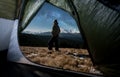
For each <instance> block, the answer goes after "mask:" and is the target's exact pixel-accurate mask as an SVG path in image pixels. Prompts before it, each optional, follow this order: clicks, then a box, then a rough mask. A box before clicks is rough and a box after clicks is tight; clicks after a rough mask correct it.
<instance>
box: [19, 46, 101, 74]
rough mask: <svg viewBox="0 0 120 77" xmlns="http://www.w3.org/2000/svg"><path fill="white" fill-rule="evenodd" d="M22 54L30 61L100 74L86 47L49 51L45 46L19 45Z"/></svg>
mask: <svg viewBox="0 0 120 77" xmlns="http://www.w3.org/2000/svg"><path fill="white" fill-rule="evenodd" d="M20 48H21V50H22V52H23V54H24V55H25V56H26V58H28V59H29V60H30V61H32V62H34V63H37V64H42V65H47V66H51V67H56V68H62V69H66V70H72V71H77V72H87V73H94V74H101V73H100V71H98V70H96V69H95V68H94V67H93V64H92V61H91V59H90V58H89V54H88V51H87V50H86V49H75V48H60V51H55V50H53V51H51V52H49V50H48V49H47V48H46V47H27V46H21V47H20Z"/></svg>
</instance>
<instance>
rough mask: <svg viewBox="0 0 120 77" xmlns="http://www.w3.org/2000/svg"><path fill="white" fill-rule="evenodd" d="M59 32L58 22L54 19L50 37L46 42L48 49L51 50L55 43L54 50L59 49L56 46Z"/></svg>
mask: <svg viewBox="0 0 120 77" xmlns="http://www.w3.org/2000/svg"><path fill="white" fill-rule="evenodd" d="M59 34H60V28H59V26H58V22H57V20H54V24H53V27H52V38H51V39H50V41H49V42H48V49H49V50H52V48H53V45H55V50H56V51H59V47H58V37H59Z"/></svg>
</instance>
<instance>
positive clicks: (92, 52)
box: [0, 0, 120, 77]
mask: <svg viewBox="0 0 120 77" xmlns="http://www.w3.org/2000/svg"><path fill="white" fill-rule="evenodd" d="M45 4H47V5H50V6H54V7H55V8H57V9H59V10H62V11H64V12H66V13H67V14H69V16H71V18H72V19H74V21H75V24H76V25H77V26H76V28H77V30H78V31H79V33H80V35H77V36H81V38H82V42H81V43H82V46H81V45H80V46H81V48H82V49H86V50H87V51H88V52H87V54H89V58H90V59H91V62H92V65H93V66H94V67H95V68H96V69H97V70H99V71H100V72H101V73H102V75H101V74H100V75H96V74H91V73H84V72H76V71H71V70H65V69H60V68H55V67H49V66H46V65H42V64H37V63H35V62H33V61H32V60H29V58H27V57H26V56H25V55H23V54H24V53H23V51H24V49H22V47H20V44H21V39H20V38H19V37H20V33H21V32H23V31H24V30H26V29H27V28H28V27H29V25H30V24H31V22H32V21H33V20H34V18H35V17H36V16H37V14H38V13H39V11H40V10H41V9H42V7H44V5H45ZM49 8H50V7H48V8H46V9H48V10H50V9H49ZM0 10H1V11H0V35H1V37H0V68H1V69H0V70H1V71H2V74H1V76H2V75H3V77H5V76H7V77H9V76H11V77H16V76H18V77H21V76H22V77H27V76H28V74H29V76H30V77H39V76H41V77H51V76H58V77H66V76H70V77H77V76H82V77H94V76H95V77H96V76H98V77H99V76H100V77H102V76H107V77H118V76H120V68H119V66H120V56H119V51H120V47H119V46H120V30H119V29H120V1H119V0H114V1H112V0H79V1H78V0H7V1H4V0H0ZM48 10H47V12H48ZM54 11H56V10H54ZM59 12H60V11H59ZM43 14H44V12H43ZM49 14H50V13H49ZM62 14H63V13H62V12H61V14H60V15H62ZM53 15H56V16H57V14H55V13H54V14H53ZM52 17H53V19H55V18H56V17H54V16H52ZM38 19H39V20H40V18H38ZM53 19H52V21H53ZM68 20H69V19H68ZM63 21H66V22H67V20H65V16H64V18H63ZM46 22H47V21H46ZM59 22H60V20H59ZM37 23H39V21H38V22H37ZM40 23H42V22H40ZM63 23H64V22H63ZM69 26H70V25H69ZM69 28H70V27H68V29H69ZM71 28H72V30H73V28H74V27H71ZM42 29H43V27H41V31H42ZM69 31H70V30H69ZM75 31H76V30H75ZM77 36H76V37H77ZM64 37H66V36H64ZM23 40H24V38H23ZM27 40H29V38H28V39H27ZM24 41H25V40H24ZM28 43H29V41H28ZM78 43H79V42H78ZM72 45H74V44H72ZM76 45H78V44H76ZM62 46H63V45H62ZM65 46H66V45H65ZM63 47H64V46H63ZM31 50H32V49H31ZM66 50H67V49H66ZM79 51H80V50H78V51H77V52H79ZM27 52H29V53H30V48H29V49H28V51H27ZM72 55H73V54H72ZM61 57H63V56H61ZM70 60H72V59H70ZM8 62H11V63H8ZM56 62H57V61H56ZM5 69H7V72H5V71H6V70H5ZM19 69H20V70H19ZM21 70H22V71H25V72H22V71H21ZM39 70H40V71H39ZM15 71H16V73H15V74H14V72H15ZM49 72H50V73H49ZM6 73H7V74H6ZM19 75H20V76H19ZM49 75H50V76H49ZM73 75H74V76H73Z"/></svg>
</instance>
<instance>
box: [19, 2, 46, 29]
mask: <svg viewBox="0 0 120 77" xmlns="http://www.w3.org/2000/svg"><path fill="white" fill-rule="evenodd" d="M44 1H45V0H28V1H25V3H26V4H25V5H24V6H23V7H25V9H23V18H22V19H21V20H22V23H21V30H23V29H25V27H26V26H27V25H28V24H29V23H30V21H31V20H32V18H33V17H34V16H35V14H36V12H37V11H38V10H39V8H40V6H42V4H43V3H44Z"/></svg>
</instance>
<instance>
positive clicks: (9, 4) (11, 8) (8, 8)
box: [0, 0, 17, 20]
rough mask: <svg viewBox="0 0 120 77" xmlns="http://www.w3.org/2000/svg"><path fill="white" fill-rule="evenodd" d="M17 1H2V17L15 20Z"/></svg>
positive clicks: (0, 6) (0, 8)
mask: <svg viewBox="0 0 120 77" xmlns="http://www.w3.org/2000/svg"><path fill="white" fill-rule="evenodd" d="M16 5H17V0H0V17H1V18H6V19H12V20H13V19H14V18H15V15H16V14H15V13H16Z"/></svg>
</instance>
